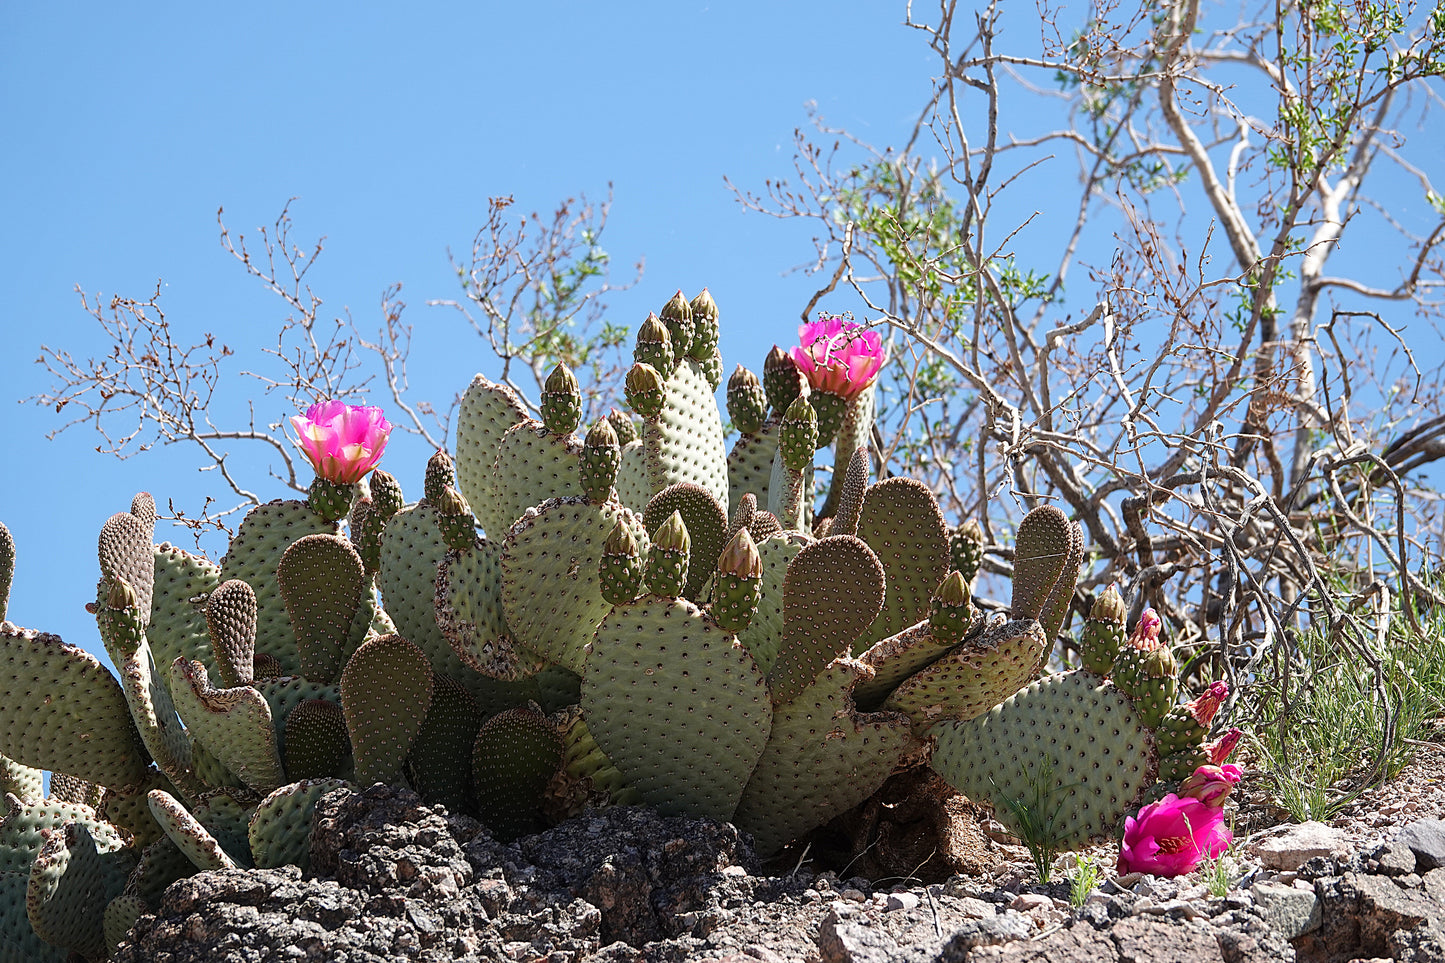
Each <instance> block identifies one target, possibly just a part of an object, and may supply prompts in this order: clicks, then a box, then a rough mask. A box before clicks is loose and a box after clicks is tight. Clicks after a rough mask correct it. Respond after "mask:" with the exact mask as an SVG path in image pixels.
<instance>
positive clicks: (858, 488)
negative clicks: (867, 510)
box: [832, 445, 868, 535]
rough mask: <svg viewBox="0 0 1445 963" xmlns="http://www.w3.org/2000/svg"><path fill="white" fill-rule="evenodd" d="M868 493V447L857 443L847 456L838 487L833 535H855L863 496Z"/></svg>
mask: <svg viewBox="0 0 1445 963" xmlns="http://www.w3.org/2000/svg"><path fill="white" fill-rule="evenodd" d="M867 493H868V449H867V448H865V447H863V446H862V445H859V446H858V447H857V448H855V449H853V454H852V455H850V456H849V457H848V467H847V468H845V469H844V471H843V481H842V485H841V487H840V488H839V489H838V511H837V513H836V514H835V515H834V516H833V530H832V534H834V535H857V534H858V518H859V516H860V515H861V514H862V512H863V497H864V496H865V495H866V494H867Z"/></svg>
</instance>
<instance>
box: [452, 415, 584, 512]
mask: <svg viewBox="0 0 1445 963" xmlns="http://www.w3.org/2000/svg"><path fill="white" fill-rule="evenodd" d="M581 456H582V443H581V442H580V441H578V440H577V439H576V438H575V437H573V436H572V435H554V434H552V433H551V432H550V431H548V430H547V429H546V427H545V426H543V425H542V423H541V422H539V421H526V422H523V423H522V424H520V425H513V426H512V427H511V428H509V429H507V433H506V434H505V435H503V436H502V443H501V445H500V446H499V447H498V448H497V462H496V464H495V465H493V466H492V485H491V489H490V491H489V494H488V495H487V496H486V497H487V498H489V499H491V500H492V501H493V502H494V504H491V505H489V506H488V507H489V512H490V513H493V514H497V515H500V516H504V517H505V518H506V523H505V524H503V525H499V526H498V527H497V528H494V529H492V530H490V531H488V532H487V534H488V535H490V536H491V537H492V538H493V539H496V538H499V537H500V536H502V535H504V534H505V533H506V531H507V528H508V527H509V526H510V525H511V524H512V523H513V522H515V521H516V520H517V519H518V518H520V517H521V515H522V513H523V512H524V511H526V510H527V509H528V508H531V507H532V506H533V505H536V504H538V503H540V502H542V501H545V500H546V499H548V498H568V497H572V496H575V495H585V494H586V489H584V488H583V487H582V471H581ZM472 504H476V503H475V502H473V503H472Z"/></svg>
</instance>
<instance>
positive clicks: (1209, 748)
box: [1204, 726, 1244, 766]
mask: <svg viewBox="0 0 1445 963" xmlns="http://www.w3.org/2000/svg"><path fill="white" fill-rule="evenodd" d="M1243 736H1244V730H1243V729H1240V728H1239V727H1238V726H1236V727H1234V728H1232V729H1230V730H1229V731H1228V732H1226V733H1225V734H1224V735H1222V736H1220V737H1219V738H1218V739H1217V740H1215V741H1214V742H1206V743H1205V744H1204V751H1205V752H1207V753H1209V761H1210V762H1211V763H1213V764H1214V765H1216V766H1222V765H1224V763H1225V761H1226V760H1228V759H1229V756H1230V753H1232V752H1234V747H1235V746H1237V745H1238V744H1239V740H1240V739H1241V738H1242V737H1243Z"/></svg>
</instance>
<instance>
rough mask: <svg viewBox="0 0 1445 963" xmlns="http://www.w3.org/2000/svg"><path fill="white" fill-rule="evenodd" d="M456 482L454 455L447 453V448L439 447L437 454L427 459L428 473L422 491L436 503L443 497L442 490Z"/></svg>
mask: <svg viewBox="0 0 1445 963" xmlns="http://www.w3.org/2000/svg"><path fill="white" fill-rule="evenodd" d="M456 482H457V474H456V469H455V468H454V467H453V465H452V456H451V455H449V454H447V452H446V449H444V448H438V449H437V451H436V454H434V455H432V456H431V458H429V459H427V463H426V475H425V476H423V479H422V492H423V494H425V495H426V500H427V501H429V502H431V503H432V504H433V505H435V504H436V503H437V501H438V500H439V499H440V498H441V497H442V490H443V489H445V488H446V487H447V486H448V485H455V484H456Z"/></svg>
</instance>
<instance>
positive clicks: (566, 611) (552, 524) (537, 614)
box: [502, 498, 648, 673]
mask: <svg viewBox="0 0 1445 963" xmlns="http://www.w3.org/2000/svg"><path fill="white" fill-rule="evenodd" d="M618 521H624V522H625V523H626V524H628V525H630V526H634V527H633V530H632V535H633V539H634V541H636V542H637V544H638V546H639V547H640V548H642V549H643V550H644V551H645V550H646V548H647V547H648V539H647V535H646V533H645V532H644V531H643V527H642V523H641V520H640V519H638V518H637V517H636V516H635V515H633V514H632V513H631V512H630V511H628V510H627V509H625V508H623V507H622V506H621V505H619V504H617V503H616V502H609V503H607V504H604V505H593V504H590V503H588V501H587V500H586V499H585V498H556V499H549V500H548V501H546V502H543V503H542V505H540V506H539V507H538V508H537V509H535V510H529V511H528V512H527V513H526V514H525V515H524V516H523V517H522V518H521V519H520V520H519V521H518V522H517V524H516V525H514V526H513V527H512V530H511V531H510V532H508V533H507V538H506V541H505V542H503V544H502V608H503V611H504V613H505V616H506V620H507V625H508V626H509V627H510V628H511V630H512V638H513V639H514V640H515V641H516V642H517V643H518V644H520V645H522V646H524V647H526V648H527V649H529V650H530V651H532V652H535V653H537V654H538V655H540V656H542V657H543V658H545V659H547V660H548V661H550V662H553V663H556V664H557V665H560V666H562V667H564V668H567V669H570V670H572V671H573V672H579V673H580V672H581V670H582V663H583V660H584V658H585V655H584V653H583V647H584V646H585V645H586V644H587V643H588V641H590V640H591V638H592V633H593V632H594V631H595V630H596V628H597V623H599V622H601V621H602V617H603V616H604V615H606V614H607V610H608V608H609V607H610V606H609V605H608V604H607V601H606V600H605V599H603V597H602V588H601V574H600V571H599V563H600V562H601V559H602V549H603V546H604V544H605V543H606V541H607V536H608V535H610V534H611V533H612V529H613V526H615V525H616V524H617V523H618Z"/></svg>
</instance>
